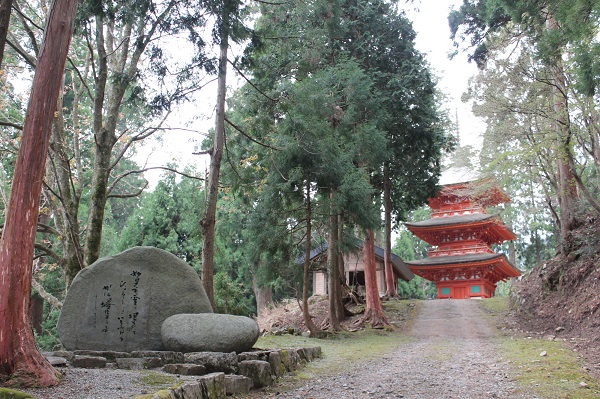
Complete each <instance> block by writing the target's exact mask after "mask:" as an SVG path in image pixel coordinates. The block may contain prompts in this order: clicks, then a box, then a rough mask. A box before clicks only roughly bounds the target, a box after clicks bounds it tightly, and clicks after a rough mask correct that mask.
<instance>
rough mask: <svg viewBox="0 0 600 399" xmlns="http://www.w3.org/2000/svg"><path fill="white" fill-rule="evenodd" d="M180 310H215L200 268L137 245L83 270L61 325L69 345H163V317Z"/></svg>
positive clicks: (63, 339) (71, 290) (125, 349)
mask: <svg viewBox="0 0 600 399" xmlns="http://www.w3.org/2000/svg"><path fill="white" fill-rule="evenodd" d="M180 313H212V308H211V306H210V302H209V301H208V297H207V296H206V292H205V291H204V288H203V287H202V282H201V281H200V277H198V274H197V273H196V271H195V270H194V269H193V268H192V267H191V266H189V265H188V264H187V263H185V262H184V261H182V260H181V259H179V258H178V257H176V256H175V255H173V254H170V253H169V252H166V251H163V250H160V249H157V248H152V247H134V248H130V249H128V250H126V251H124V252H121V253H120V254H118V255H115V256H109V257H106V258H101V259H98V260H97V261H96V262H94V264H92V265H91V266H89V267H86V268H85V269H83V270H81V271H80V272H79V273H78V274H77V276H76V277H75V279H74V280H73V283H72V284H71V287H70V288H69V291H68V293H67V297H66V298H65V301H64V305H63V308H62V311H61V314H60V318H59V320H58V326H57V330H58V333H59V336H60V340H61V342H62V344H63V345H64V346H65V348H67V349H68V350H76V349H83V350H86V349H87V350H97V351H104V350H111V351H122V352H131V351H136V350H163V349H164V347H163V343H162V339H161V333H160V329H161V327H162V324H163V321H165V319H167V318H168V317H169V316H172V315H175V314H180Z"/></svg>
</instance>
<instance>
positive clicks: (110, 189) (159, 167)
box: [107, 166, 204, 198]
mask: <svg viewBox="0 0 600 399" xmlns="http://www.w3.org/2000/svg"><path fill="white" fill-rule="evenodd" d="M155 169H162V170H167V171H169V172H173V173H177V174H178V175H180V176H184V177H187V178H189V179H194V180H202V181H204V178H202V177H198V176H192V175H190V174H187V173H184V172H180V171H178V170H177V169H173V168H169V167H166V166H152V167H149V168H144V169H139V170H129V171H127V172H125V173H122V174H121V175H119V176H118V177H117V178H116V179H115V181H114V182H113V184H111V186H110V187H109V188H108V190H107V192H108V196H109V197H111V198H119V195H118V194H115V195H111V194H110V193H111V192H112V190H113V189H114V188H115V186H116V185H117V183H118V182H119V181H121V180H123V179H124V178H125V177H127V176H129V175H133V174H140V173H144V172H147V171H149V170H155ZM146 183H147V182H146ZM146 186H147V184H146ZM144 188H145V187H144Z"/></svg>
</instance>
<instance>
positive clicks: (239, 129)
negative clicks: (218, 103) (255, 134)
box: [225, 118, 282, 151]
mask: <svg viewBox="0 0 600 399" xmlns="http://www.w3.org/2000/svg"><path fill="white" fill-rule="evenodd" d="M225 122H227V123H228V124H229V125H230V126H231V127H232V128H234V129H235V130H237V131H238V132H240V133H241V134H242V135H243V136H244V137H246V138H247V139H248V140H250V141H253V142H255V143H256V144H258V145H260V146H263V147H265V148H269V149H271V150H275V151H281V150H282V149H281V148H275V147H272V146H270V145H268V144H264V143H261V142H260V141H258V140H256V139H254V138H252V137H250V136H249V135H248V133H246V132H244V131H243V130H242V129H241V128H240V127H239V126H237V125H236V124H234V123H233V122H231V121H230V120H229V119H227V118H225Z"/></svg>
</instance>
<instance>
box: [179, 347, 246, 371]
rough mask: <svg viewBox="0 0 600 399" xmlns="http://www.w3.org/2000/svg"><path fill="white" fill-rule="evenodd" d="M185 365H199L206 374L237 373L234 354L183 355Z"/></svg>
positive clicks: (197, 353)
mask: <svg viewBox="0 0 600 399" xmlns="http://www.w3.org/2000/svg"><path fill="white" fill-rule="evenodd" d="M184 357H185V362H186V363H194V364H201V365H203V366H204V367H206V371H207V372H208V373H215V372H223V373H227V374H232V373H235V372H236V371H237V367H238V358H237V355H236V354H235V352H231V353H222V352H193V353H186V354H185V355H184Z"/></svg>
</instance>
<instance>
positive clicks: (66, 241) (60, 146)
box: [46, 95, 84, 288]
mask: <svg viewBox="0 0 600 399" xmlns="http://www.w3.org/2000/svg"><path fill="white" fill-rule="evenodd" d="M75 97H76V98H75V100H74V101H73V103H74V104H75V103H76V101H77V96H75ZM61 108H62V95H61V96H60V98H59V101H58V102H57V110H56V113H55V115H56V118H55V122H54V126H53V129H52V140H51V142H50V157H51V158H52V168H50V170H51V172H52V174H53V176H54V184H55V185H56V189H57V192H58V198H56V200H54V201H53V208H54V215H55V218H56V224H57V225H60V226H61V227H60V228H61V236H60V240H61V243H62V259H61V260H60V264H61V268H62V269H63V272H64V274H65V285H66V287H67V288H68V287H69V286H70V285H71V282H72V281H73V279H74V278H75V275H76V274H77V273H78V272H79V271H80V270H81V269H83V266H84V263H83V251H82V248H81V242H80V239H79V218H78V214H79V199H80V195H81V192H80V191H79V188H76V186H77V185H76V184H73V181H72V180H71V176H72V172H71V157H69V155H68V154H67V151H66V149H67V143H66V138H65V134H64V133H65V130H64V115H63V112H62V109H61ZM73 114H74V117H76V115H75V114H76V112H73ZM75 134H76V133H75ZM46 180H49V179H48V177H47V178H46ZM57 202H58V203H57Z"/></svg>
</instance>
